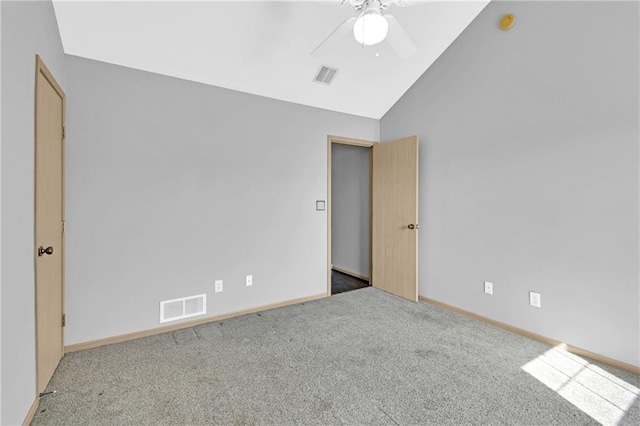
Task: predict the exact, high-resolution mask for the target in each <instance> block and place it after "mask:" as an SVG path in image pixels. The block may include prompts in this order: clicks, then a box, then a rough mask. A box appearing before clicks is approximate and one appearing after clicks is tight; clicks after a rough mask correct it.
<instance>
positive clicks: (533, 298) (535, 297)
mask: <svg viewBox="0 0 640 426" xmlns="http://www.w3.org/2000/svg"><path fill="white" fill-rule="evenodd" d="M529 305H531V306H534V307H536V308H539V307H540V293H535V292H533V291H530V292H529Z"/></svg>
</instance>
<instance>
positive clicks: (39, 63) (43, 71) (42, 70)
mask: <svg viewBox="0 0 640 426" xmlns="http://www.w3.org/2000/svg"><path fill="white" fill-rule="evenodd" d="M40 75H42V76H43V77H44V78H45V79H46V80H47V82H48V83H49V84H50V85H51V87H52V88H53V89H54V90H55V91H56V93H57V94H58V95H59V96H60V97H61V98H62V129H63V131H62V141H61V146H60V148H61V150H62V155H61V161H62V164H61V173H62V188H61V192H62V194H61V202H62V206H61V207H62V224H63V225H62V235H61V240H60V242H61V250H60V251H61V253H60V261H61V262H62V265H61V268H62V269H61V274H62V276H61V277H60V279H61V288H60V291H61V293H62V294H61V301H62V306H61V312H62V314H63V315H64V287H65V285H64V284H65V282H64V277H65V229H64V224H65V168H64V153H65V139H66V138H65V128H66V124H65V123H66V117H65V112H66V109H67V105H66V96H65V93H64V91H63V90H62V87H60V85H59V84H58V82H57V81H56V79H55V77H54V76H53V74H52V73H51V71H49V68H47V66H46V65H45V64H44V62H43V60H42V58H40V55H36V72H35V90H34V102H33V103H34V108H33V111H34V136H33V140H34V146H33V150H34V151H33V158H34V161H33V165H34V169H33V179H34V182H33V241H34V244H33V247H34V250H33V276H34V283H33V284H34V295H33V296H34V297H33V301H34V319H35V324H34V334H35V343H36V344H35V350H36V353H35V361H36V398H37V396H38V392H40V391H39V386H40V383H38V368H39V366H38V305H37V294H38V289H37V286H38V268H37V265H36V263H37V262H38V254H37V248H36V247H37V246H38V241H37V240H36V238H37V234H36V231H37V229H36V227H37V214H38V205H37V198H36V191H37V182H38V176H37V174H38V164H37V155H36V150H37V149H38V78H39V76H40ZM60 320H61V321H62V318H60ZM60 339H61V342H60V344H61V347H62V354H61V355H62V356H64V326H63V327H62V332H61V333H60Z"/></svg>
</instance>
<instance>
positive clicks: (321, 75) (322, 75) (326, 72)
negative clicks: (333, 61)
mask: <svg viewBox="0 0 640 426" xmlns="http://www.w3.org/2000/svg"><path fill="white" fill-rule="evenodd" d="M337 72H338V70H337V69H334V68H329V67H327V66H324V65H320V68H319V69H318V72H317V73H316V76H315V77H314V78H313V81H315V82H316V83H322V84H326V85H329V84H331V82H332V81H333V78H334V77H335V76H336V73H337Z"/></svg>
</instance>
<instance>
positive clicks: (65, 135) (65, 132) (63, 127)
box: [62, 126, 67, 139]
mask: <svg viewBox="0 0 640 426" xmlns="http://www.w3.org/2000/svg"><path fill="white" fill-rule="evenodd" d="M66 137H67V128H66V127H65V126H62V139H65V138H66Z"/></svg>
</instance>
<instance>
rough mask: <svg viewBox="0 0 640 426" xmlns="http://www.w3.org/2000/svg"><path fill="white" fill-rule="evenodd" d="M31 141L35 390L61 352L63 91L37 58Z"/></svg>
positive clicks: (42, 384) (45, 381)
mask: <svg viewBox="0 0 640 426" xmlns="http://www.w3.org/2000/svg"><path fill="white" fill-rule="evenodd" d="M36 62H37V66H36V112H35V114H36V120H35V127H36V132H35V133H36V142H35V270H36V283H35V299H36V300H35V304H36V368H37V391H38V392H42V391H43V390H44V389H45V387H46V386H47V384H48V383H49V380H50V379H51V376H52V375H53V372H54V371H55V369H56V367H57V366H58V363H59V362H60V359H61V358H62V356H63V354H64V353H63V351H64V349H63V336H62V327H63V272H64V271H63V265H64V235H63V232H64V222H63V221H64V202H63V200H64V195H63V191H64V175H63V170H64V168H63V158H64V157H63V152H64V145H63V138H64V107H65V96H64V92H63V91H62V89H61V88H60V86H59V85H58V84H57V83H56V81H55V80H54V78H53V76H52V75H51V73H50V72H49V70H48V69H47V67H46V66H45V65H44V63H43V62H42V61H41V60H40V58H39V57H38V58H37V60H36Z"/></svg>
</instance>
